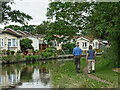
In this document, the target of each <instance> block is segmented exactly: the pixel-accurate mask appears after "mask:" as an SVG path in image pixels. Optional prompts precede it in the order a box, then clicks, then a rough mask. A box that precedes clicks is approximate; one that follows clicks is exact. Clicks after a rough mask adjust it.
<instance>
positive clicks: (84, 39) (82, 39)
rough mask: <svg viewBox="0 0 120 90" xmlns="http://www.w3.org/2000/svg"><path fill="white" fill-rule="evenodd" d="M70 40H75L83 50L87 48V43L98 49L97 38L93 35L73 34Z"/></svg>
mask: <svg viewBox="0 0 120 90" xmlns="http://www.w3.org/2000/svg"><path fill="white" fill-rule="evenodd" d="M72 41H75V43H76V44H78V45H79V47H80V48H81V49H82V50H83V51H86V50H89V45H92V46H93V49H99V40H98V39H96V38H94V37H93V36H74V37H73V39H72Z"/></svg>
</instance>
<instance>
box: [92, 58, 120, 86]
mask: <svg viewBox="0 0 120 90" xmlns="http://www.w3.org/2000/svg"><path fill="white" fill-rule="evenodd" d="M112 69H113V66H112V62H110V61H109V60H105V59H103V58H101V59H100V61H99V62H97V63H96V73H95V74H93V75H95V76H97V77H100V78H101V79H104V80H107V81H109V82H111V83H113V85H111V86H110V87H112V88H117V87H118V73H117V72H114V71H113V70H112Z"/></svg>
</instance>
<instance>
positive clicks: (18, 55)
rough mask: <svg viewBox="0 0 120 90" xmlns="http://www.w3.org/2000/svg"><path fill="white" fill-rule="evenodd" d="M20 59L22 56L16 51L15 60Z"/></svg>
mask: <svg viewBox="0 0 120 90" xmlns="http://www.w3.org/2000/svg"><path fill="white" fill-rule="evenodd" d="M21 59H22V56H21V54H20V53H17V54H16V56H15V60H16V61H20V60H21Z"/></svg>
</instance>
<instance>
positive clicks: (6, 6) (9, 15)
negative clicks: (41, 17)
mask: <svg viewBox="0 0 120 90" xmlns="http://www.w3.org/2000/svg"><path fill="white" fill-rule="evenodd" d="M10 4H14V1H13V0H11V1H9V2H2V23H4V24H7V23H9V22H18V23H20V24H27V21H29V20H31V19H32V17H31V16H30V15H28V14H26V13H24V12H21V11H19V10H12V9H11V6H10Z"/></svg>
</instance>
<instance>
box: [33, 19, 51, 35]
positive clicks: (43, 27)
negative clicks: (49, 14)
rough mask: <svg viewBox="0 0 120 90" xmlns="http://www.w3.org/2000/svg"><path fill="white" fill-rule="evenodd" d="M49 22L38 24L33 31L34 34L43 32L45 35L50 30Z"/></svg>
mask: <svg viewBox="0 0 120 90" xmlns="http://www.w3.org/2000/svg"><path fill="white" fill-rule="evenodd" d="M49 24H50V23H49V22H48V21H43V22H42V23H41V24H40V25H38V26H37V27H36V28H35V30H34V31H33V34H36V33H37V34H41V35H44V34H46V32H47V31H48V30H49Z"/></svg>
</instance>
